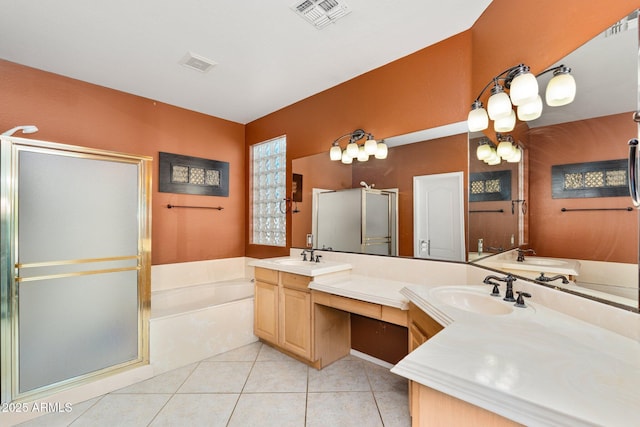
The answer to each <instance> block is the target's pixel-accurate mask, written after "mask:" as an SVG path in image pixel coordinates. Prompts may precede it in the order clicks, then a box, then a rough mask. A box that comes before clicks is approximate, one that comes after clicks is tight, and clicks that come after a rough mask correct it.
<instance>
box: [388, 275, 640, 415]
mask: <svg viewBox="0 0 640 427" xmlns="http://www.w3.org/2000/svg"><path fill="white" fill-rule="evenodd" d="M478 288H479V289H480V290H481V291H482V292H485V293H488V292H489V291H490V288H489V287H484V286H479V287H478ZM431 290H432V288H430V287H425V286H419V285H410V286H407V287H406V288H405V289H403V290H402V293H403V294H404V295H405V296H407V297H408V298H409V299H410V300H411V301H412V302H413V303H414V304H416V305H417V306H418V307H420V308H421V309H422V310H424V311H425V312H426V313H427V314H429V315H431V316H432V317H433V318H434V319H436V320H437V321H438V322H440V323H441V324H443V325H444V326H446V327H445V329H444V330H443V331H441V332H440V333H438V334H437V335H436V336H435V337H433V338H431V339H430V340H429V341H427V342H426V343H425V344H423V345H422V346H420V347H419V348H418V349H416V350H415V351H413V352H412V353H410V354H409V355H408V356H406V357H405V358H404V359H403V360H402V361H400V362H399V363H398V364H397V365H396V366H395V367H394V368H393V369H392V372H394V373H396V374H398V375H402V376H404V377H406V378H409V379H411V380H414V381H417V382H419V383H421V384H423V385H425V386H428V387H431V388H433V389H436V390H439V391H441V392H444V393H446V394H449V395H451V396H454V397H457V398H459V399H462V400H465V401H467V402H470V403H472V404H474V405H477V406H480V407H482V408H485V409H487V410H489V411H492V412H495V413H497V414H500V415H503V416H505V417H507V418H510V419H512V420H514V421H517V422H520V423H523V424H525V425H528V426H536V425H554V426H559V425H567V426H576V425H606V426H615V425H621V426H630V425H640V413H639V412H638V408H640V387H639V386H638V384H640V343H638V342H636V341H634V340H631V339H629V338H626V337H623V336H621V335H618V334H615V333H613V332H610V331H608V330H606V329H602V328H599V327H596V326H593V325H591V324H588V323H585V322H582V321H580V320H577V319H575V318H573V317H570V316H567V315H564V314H562V313H559V312H556V311H554V310H550V309H548V308H546V307H544V306H541V305H538V304H532V303H529V302H527V305H528V306H529V307H528V308H527V309H519V308H515V309H514V310H513V312H512V313H511V314H505V315H483V314H476V313H472V312H469V311H465V310H460V309H456V308H453V307H451V306H448V305H446V304H440V303H439V302H438V301H435V302H434V299H433V298H431V296H432V293H431ZM505 304H512V303H506V302H505ZM527 310H528V311H527Z"/></svg>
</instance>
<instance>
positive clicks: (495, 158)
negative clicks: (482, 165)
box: [485, 152, 502, 166]
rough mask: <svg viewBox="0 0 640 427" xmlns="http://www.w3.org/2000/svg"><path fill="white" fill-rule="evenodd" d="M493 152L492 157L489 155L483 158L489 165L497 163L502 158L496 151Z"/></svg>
mask: <svg viewBox="0 0 640 427" xmlns="http://www.w3.org/2000/svg"><path fill="white" fill-rule="evenodd" d="M493 154H494V155H493V156H492V157H490V158H489V159H487V160H485V162H486V163H487V164H488V165H489V166H495V165H499V164H500V162H501V161H502V159H501V158H500V156H498V154H497V153H496V152H494V153H493Z"/></svg>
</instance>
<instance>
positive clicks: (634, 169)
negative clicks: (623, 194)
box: [629, 138, 640, 208]
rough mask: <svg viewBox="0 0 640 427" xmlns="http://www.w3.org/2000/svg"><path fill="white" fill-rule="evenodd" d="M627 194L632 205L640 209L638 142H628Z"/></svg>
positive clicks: (633, 140)
mask: <svg viewBox="0 0 640 427" xmlns="http://www.w3.org/2000/svg"><path fill="white" fill-rule="evenodd" d="M629 194H630V195H631V201H632V202H633V205H634V206H635V207H636V208H638V207H640V193H638V140H637V139H636V138H633V139H630V140H629Z"/></svg>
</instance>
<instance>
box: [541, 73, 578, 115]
mask: <svg viewBox="0 0 640 427" xmlns="http://www.w3.org/2000/svg"><path fill="white" fill-rule="evenodd" d="M575 97H576V81H575V80H574V78H573V76H572V75H571V74H558V75H556V76H554V77H553V78H552V79H551V80H550V81H549V84H548V85H547V91H546V94H545V100H546V101H547V105H548V106H550V107H560V106H562V105H567V104H570V103H571V102H573V100H574V98H575Z"/></svg>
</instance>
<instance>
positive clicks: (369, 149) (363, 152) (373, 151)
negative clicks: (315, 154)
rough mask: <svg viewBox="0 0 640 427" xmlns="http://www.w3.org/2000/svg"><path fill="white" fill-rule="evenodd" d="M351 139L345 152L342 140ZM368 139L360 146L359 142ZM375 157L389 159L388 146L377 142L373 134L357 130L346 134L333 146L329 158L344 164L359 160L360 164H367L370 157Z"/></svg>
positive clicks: (337, 139)
mask: <svg viewBox="0 0 640 427" xmlns="http://www.w3.org/2000/svg"><path fill="white" fill-rule="evenodd" d="M347 137H348V138H349V143H348V144H347V146H346V148H345V149H344V150H343V149H342V148H341V147H340V140H341V139H343V138H347ZM364 137H367V139H366V140H365V142H364V143H363V144H361V145H358V141H360V140H361V139H363V138H364ZM371 155H373V156H374V157H375V158H376V159H386V158H387V145H386V144H385V143H384V142H383V141H380V142H378V141H376V140H375V138H374V137H373V135H372V134H370V133H368V132H365V131H364V130H362V129H356V130H354V131H353V132H350V133H347V134H344V135H342V136H340V137H338V138H336V140H335V141H333V144H331V149H330V150H329V157H330V158H331V160H340V161H342V163H344V164H351V163H352V162H353V159H357V160H358V161H360V162H366V161H367V160H369V156H371Z"/></svg>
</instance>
